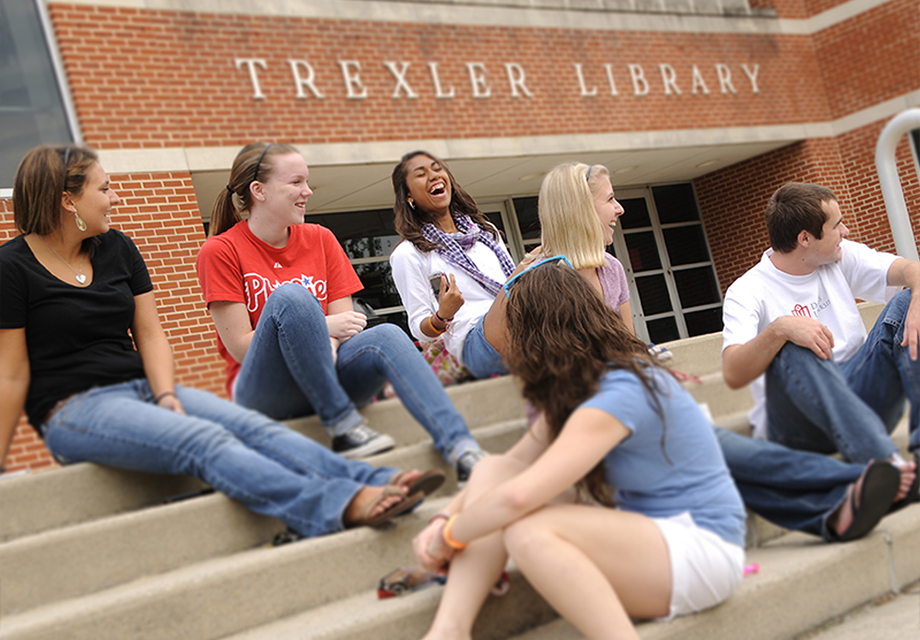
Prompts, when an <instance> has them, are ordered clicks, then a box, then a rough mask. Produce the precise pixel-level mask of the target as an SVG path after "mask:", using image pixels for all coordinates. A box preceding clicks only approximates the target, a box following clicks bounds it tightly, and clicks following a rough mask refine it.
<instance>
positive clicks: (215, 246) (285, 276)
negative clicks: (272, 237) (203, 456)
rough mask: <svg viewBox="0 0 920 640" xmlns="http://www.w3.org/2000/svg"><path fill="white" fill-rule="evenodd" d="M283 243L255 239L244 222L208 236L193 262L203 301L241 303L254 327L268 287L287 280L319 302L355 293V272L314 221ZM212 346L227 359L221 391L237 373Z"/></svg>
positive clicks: (358, 286)
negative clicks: (299, 286)
mask: <svg viewBox="0 0 920 640" xmlns="http://www.w3.org/2000/svg"><path fill="white" fill-rule="evenodd" d="M290 231H291V237H290V238H289V239H288V243H287V244H286V245H285V246H284V247H282V248H280V249H277V248H275V247H273V246H271V245H269V244H266V243H265V242H263V241H262V240H260V239H259V238H257V237H256V236H255V235H254V234H253V233H252V231H250V230H249V224H248V223H247V222H246V221H245V220H244V221H242V222H238V223H237V224H236V225H234V226H233V227H232V228H230V229H228V230H227V231H225V232H224V233H222V234H220V235H218V236H214V237H212V238H208V240H207V242H205V243H204V246H202V247H201V251H199V252H198V259H197V262H196V266H197V269H198V280H199V282H200V283H201V291H202V294H203V295H204V301H205V303H206V304H207V305H208V306H210V304H211V303H212V302H242V303H244V304H245V305H246V310H247V311H248V312H249V321H250V322H251V323H252V326H253V327H255V326H256V325H257V324H258V322H259V317H260V316H261V315H262V309H263V308H264V307H265V301H266V300H267V299H268V296H270V295H271V293H272V291H274V290H275V289H277V288H278V287H280V286H281V285H282V284H287V283H289V282H292V283H296V284H300V285H302V286H304V287H306V288H307V290H308V291H310V293H312V294H313V295H314V296H316V299H317V300H319V302H320V304H322V305H323V313H325V312H326V310H327V305H328V303H329V301H334V300H338V299H339V298H344V297H345V296H350V295H351V294H353V293H355V292H357V291H360V290H361V289H362V288H363V286H362V284H361V280H360V279H359V278H358V274H356V273H355V270H354V269H353V268H352V266H351V264H350V263H349V262H348V257H347V256H346V255H345V252H344V251H343V250H342V246H341V245H340V244H339V241H338V240H336V237H335V236H334V235H333V233H332V232H331V231H330V230H329V229H327V228H326V227H323V226H320V225H318V224H299V225H294V226H292V227H290ZM217 349H218V351H220V355H222V356H223V358H224V360H225V361H226V362H227V393H228V394H230V395H232V393H233V383H234V381H235V380H236V376H237V374H238V373H239V371H240V363H239V362H237V361H236V360H235V359H234V358H233V356H231V355H230V352H229V351H227V348H226V347H225V346H224V343H223V342H222V341H221V339H220V335H218V336H217Z"/></svg>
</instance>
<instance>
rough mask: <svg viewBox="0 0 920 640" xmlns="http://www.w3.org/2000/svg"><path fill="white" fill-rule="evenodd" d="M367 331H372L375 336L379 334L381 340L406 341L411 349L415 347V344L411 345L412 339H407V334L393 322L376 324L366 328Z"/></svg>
mask: <svg viewBox="0 0 920 640" xmlns="http://www.w3.org/2000/svg"><path fill="white" fill-rule="evenodd" d="M367 331H368V332H371V331H372V332H373V333H374V335H375V336H379V337H380V338H381V339H383V340H387V341H389V342H395V343H399V344H402V343H404V342H407V343H408V344H409V345H410V346H412V348H413V349H414V348H415V345H413V344H412V341H411V340H409V336H407V335H406V334H405V333H403V330H402V329H400V328H399V327H397V326H396V325H395V324H391V323H389V322H384V323H382V324H378V325H377V326H376V327H371V328H370V329H367Z"/></svg>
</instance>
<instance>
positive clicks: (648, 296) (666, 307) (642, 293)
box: [636, 274, 672, 316]
mask: <svg viewBox="0 0 920 640" xmlns="http://www.w3.org/2000/svg"><path fill="white" fill-rule="evenodd" d="M636 289H638V290H639V299H640V300H641V301H642V312H643V313H644V314H645V315H646V316H653V315H656V314H658V313H666V312H668V311H671V308H672V307H671V297H670V296H669V295H668V284H667V282H666V281H665V279H664V275H662V274H658V275H655V276H641V277H638V278H636Z"/></svg>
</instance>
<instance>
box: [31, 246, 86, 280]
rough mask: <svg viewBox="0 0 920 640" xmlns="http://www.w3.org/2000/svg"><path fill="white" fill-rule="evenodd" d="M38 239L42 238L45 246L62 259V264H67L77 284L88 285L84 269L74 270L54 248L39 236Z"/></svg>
mask: <svg viewBox="0 0 920 640" xmlns="http://www.w3.org/2000/svg"><path fill="white" fill-rule="evenodd" d="M38 237H39V238H41V241H42V242H44V243H45V246H46V247H48V248H49V249H51V251H52V252H53V253H54V255H56V256H57V257H58V258H59V259H60V261H61V262H63V263H64V264H66V265H67V266H68V267H70V270H71V271H73V273H74V276H73V277H74V278H75V279H76V281H77V282H79V283H80V284H86V276H85V275H84V274H83V267H80V269H74V268H73V267H71V266H70V263H69V262H67V261H66V260H64V258H62V257H61V254H60V253H58V252H57V251H55V250H54V247H52V246H51V245H50V244H48V242H47V241H46V240H45V239H44V238H42V237H41V236H38Z"/></svg>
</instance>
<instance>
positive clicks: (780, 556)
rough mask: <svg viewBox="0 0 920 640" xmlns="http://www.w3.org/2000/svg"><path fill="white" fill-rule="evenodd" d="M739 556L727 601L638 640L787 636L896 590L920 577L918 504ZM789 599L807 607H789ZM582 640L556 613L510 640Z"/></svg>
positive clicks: (642, 631) (644, 630)
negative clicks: (862, 529)
mask: <svg viewBox="0 0 920 640" xmlns="http://www.w3.org/2000/svg"><path fill="white" fill-rule="evenodd" d="M746 556H747V559H746V562H748V563H755V562H756V563H758V564H759V565H760V569H759V571H758V573H757V574H756V575H749V576H747V577H745V578H744V580H743V582H742V584H741V586H740V587H739V589H738V591H736V592H735V593H734V594H733V595H732V597H731V598H730V599H729V600H728V601H727V602H725V603H724V604H722V605H720V606H718V607H715V608H713V609H710V610H708V611H704V612H701V613H698V614H694V615H691V616H685V617H681V618H676V619H674V620H672V621H670V622H644V623H641V624H639V625H638V631H639V635H640V636H641V637H642V638H643V640H735V639H737V638H746V639H752V640H753V639H755V638H756V639H757V640H780V639H786V638H791V637H795V636H797V635H799V634H801V633H803V632H805V631H808V630H810V629H812V628H814V627H816V626H818V625H819V624H821V623H822V622H824V621H826V620H828V619H831V618H833V617H836V616H838V615H841V614H843V613H845V612H847V611H849V610H851V609H852V608H853V607H855V606H857V605H858V604H860V603H863V602H867V601H869V600H871V599H873V598H876V597H878V596H881V595H883V594H885V593H889V592H891V591H897V590H899V589H901V588H903V587H905V586H906V585H908V584H910V583H911V582H912V581H915V580H916V578H917V577H920V507H918V506H914V507H912V508H911V509H907V510H904V511H901V512H899V513H897V514H895V515H892V516H889V517H888V518H886V519H885V520H884V521H882V523H881V524H880V525H879V527H878V528H877V529H876V530H875V531H874V532H873V533H872V534H870V535H869V536H867V537H866V538H864V539H862V540H858V541H856V542H851V543H847V544H824V543H823V542H821V541H820V540H819V539H817V538H815V537H813V536H807V535H805V534H800V533H787V534H786V535H783V536H782V537H780V538H778V539H777V540H775V541H773V542H771V543H769V544H767V545H766V546H764V547H762V548H759V549H753V550H748V551H747V553H746ZM796 602H803V603H808V605H807V606H806V607H796V606H795V605H794V603H796ZM583 638H584V636H583V635H581V634H580V633H579V632H578V631H577V630H576V629H575V628H574V627H572V626H571V625H570V624H569V623H568V622H566V621H565V620H561V619H560V620H556V621H553V622H551V623H549V624H547V625H545V626H542V627H538V628H536V629H533V630H531V631H528V632H525V633H523V634H521V635H518V636H515V637H514V639H513V640H583Z"/></svg>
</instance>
